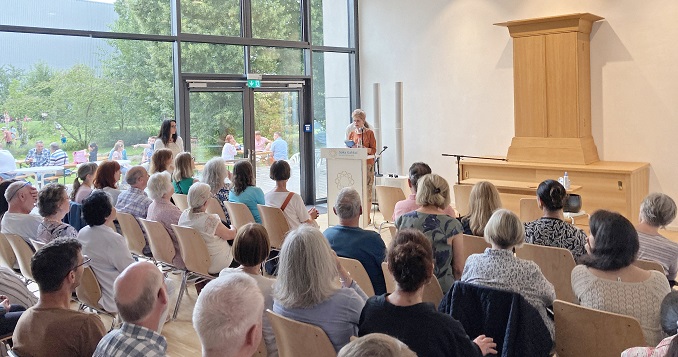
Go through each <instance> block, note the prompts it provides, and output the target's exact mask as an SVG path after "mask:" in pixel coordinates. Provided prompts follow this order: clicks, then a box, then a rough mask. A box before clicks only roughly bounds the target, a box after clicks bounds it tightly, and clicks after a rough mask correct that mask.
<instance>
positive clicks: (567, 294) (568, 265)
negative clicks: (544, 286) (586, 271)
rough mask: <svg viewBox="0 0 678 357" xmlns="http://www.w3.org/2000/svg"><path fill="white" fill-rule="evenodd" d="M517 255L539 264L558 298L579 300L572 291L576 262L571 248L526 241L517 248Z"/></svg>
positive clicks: (568, 300)
mask: <svg viewBox="0 0 678 357" xmlns="http://www.w3.org/2000/svg"><path fill="white" fill-rule="evenodd" d="M516 256H517V257H518V258H521V259H527V260H531V261H533V262H535V263H537V265H539V268H540V269H541V272H542V274H544V277H546V280H548V281H549V282H551V284H553V287H554V288H555V290H556V298H557V299H560V300H563V301H567V302H574V303H576V302H577V297H576V296H575V295H574V292H573V291H572V278H571V274H572V269H574V267H575V265H576V264H575V262H574V258H573V257H572V253H571V252H570V251H569V250H567V249H565V248H556V247H546V246H543V245H536V244H529V243H524V244H523V246H522V247H521V248H517V249H516Z"/></svg>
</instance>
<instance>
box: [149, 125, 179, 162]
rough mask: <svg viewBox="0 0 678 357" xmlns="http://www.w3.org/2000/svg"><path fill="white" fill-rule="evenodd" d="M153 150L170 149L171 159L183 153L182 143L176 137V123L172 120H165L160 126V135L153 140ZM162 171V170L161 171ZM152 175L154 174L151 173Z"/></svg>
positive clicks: (177, 136)
mask: <svg viewBox="0 0 678 357" xmlns="http://www.w3.org/2000/svg"><path fill="white" fill-rule="evenodd" d="M154 145H155V150H158V149H165V148H167V149H170V150H171V151H172V159H174V157H175V156H177V155H178V154H179V153H180V152H182V151H184V141H183V140H182V139H181V137H180V136H179V135H177V121H176V120H172V119H165V120H163V121H162V124H161V125H160V133H159V134H158V139H157V140H155V144H154ZM161 171H162V170H161ZM151 173H154V172H151Z"/></svg>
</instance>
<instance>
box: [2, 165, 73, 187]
mask: <svg viewBox="0 0 678 357" xmlns="http://www.w3.org/2000/svg"><path fill="white" fill-rule="evenodd" d="M60 171H64V167H63V166H36V167H24V168H21V169H16V170H14V172H16V173H24V174H26V173H31V174H35V176H36V177H35V179H36V181H37V182H38V188H42V186H44V184H45V174H54V175H58V174H59V172H60Z"/></svg>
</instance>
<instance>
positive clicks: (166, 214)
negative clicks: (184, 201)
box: [146, 172, 185, 268]
mask: <svg viewBox="0 0 678 357" xmlns="http://www.w3.org/2000/svg"><path fill="white" fill-rule="evenodd" d="M170 177H171V176H170V174H169V172H158V173H155V174H153V175H151V177H149V178H148V183H147V186H146V190H147V191H148V197H149V198H150V199H152V200H153V202H152V203H151V205H150V206H148V214H147V215H146V219H148V220H150V221H156V222H160V223H162V225H163V226H165V229H166V230H167V233H169V235H170V238H171V239H172V245H174V251H175V254H174V258H173V259H172V264H173V265H174V266H176V267H178V268H184V267H185V265H184V261H183V259H181V248H180V247H179V241H178V240H177V237H176V235H175V234H174V229H172V225H173V224H179V217H181V210H180V209H179V207H177V206H175V205H174V204H172V202H170V198H172V194H174V187H172V181H171V179H170Z"/></svg>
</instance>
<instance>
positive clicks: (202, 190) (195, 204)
mask: <svg viewBox="0 0 678 357" xmlns="http://www.w3.org/2000/svg"><path fill="white" fill-rule="evenodd" d="M210 198H212V193H211V192H210V187H209V185H207V184H204V183H201V182H198V183H196V184H193V186H191V188H190V189H189V190H188V208H187V209H186V210H185V211H184V212H183V213H182V214H181V217H179V225H180V226H184V227H191V228H194V229H196V230H197V231H198V232H200V235H201V236H202V239H203V240H205V244H206V245H207V251H208V252H209V254H210V259H211V264H210V267H209V269H208V270H207V271H208V272H209V273H210V274H218V273H219V272H220V271H221V269H224V268H227V267H228V266H229V265H231V262H233V254H232V253H231V246H230V245H229V244H228V241H229V240H232V239H233V238H235V229H229V228H227V227H226V226H225V225H224V224H223V223H222V222H221V219H219V216H218V215H216V214H210V213H207V212H205V209H207V201H208V200H209V199H210Z"/></svg>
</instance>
